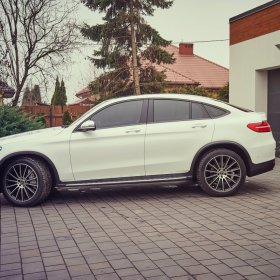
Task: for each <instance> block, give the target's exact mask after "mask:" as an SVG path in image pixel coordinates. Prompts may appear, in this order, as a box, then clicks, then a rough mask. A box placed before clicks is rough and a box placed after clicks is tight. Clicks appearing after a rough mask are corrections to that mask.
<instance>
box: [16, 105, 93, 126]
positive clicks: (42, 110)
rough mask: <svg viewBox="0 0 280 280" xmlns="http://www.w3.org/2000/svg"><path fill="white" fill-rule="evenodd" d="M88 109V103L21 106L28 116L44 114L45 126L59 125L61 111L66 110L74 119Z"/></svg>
mask: <svg viewBox="0 0 280 280" xmlns="http://www.w3.org/2000/svg"><path fill="white" fill-rule="evenodd" d="M89 109H91V106H89V105H86V106H84V105H83V106H81V105H65V106H63V108H62V107H61V106H57V105H56V106H52V105H32V106H22V107H21V110H22V111H23V112H25V113H27V114H28V115H30V116H44V117H45V122H46V126H47V127H54V126H61V125H62V117H63V113H64V112H66V111H68V112H69V113H70V115H71V119H72V121H74V120H76V119H77V118H78V117H80V116H81V115H83V114H84V113H86V112H87V111H88V110H89Z"/></svg>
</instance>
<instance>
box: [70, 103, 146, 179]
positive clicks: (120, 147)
mask: <svg viewBox="0 0 280 280" xmlns="http://www.w3.org/2000/svg"><path fill="white" fill-rule="evenodd" d="M146 102H147V101H145V100H131V101H125V102H120V103H114V104H113V105H110V106H108V107H106V108H104V109H101V110H100V111H98V112H97V113H95V114H94V115H93V116H92V117H91V120H93V121H94V122H95V125H96V130H94V131H87V132H82V131H79V130H76V131H74V132H73V133H72V135H71V140H70V154H71V163H72V169H73V174H74V177H75V180H76V181H81V180H93V179H109V178H120V177H134V176H143V175H145V169H144V142H145V133H146V115H147V114H146V112H145V110H147V106H146Z"/></svg>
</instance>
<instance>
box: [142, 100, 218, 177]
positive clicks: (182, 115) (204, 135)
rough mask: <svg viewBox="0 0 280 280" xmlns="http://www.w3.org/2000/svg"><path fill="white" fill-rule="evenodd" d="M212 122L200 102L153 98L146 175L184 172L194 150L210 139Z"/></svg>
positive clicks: (150, 110) (150, 112) (190, 161)
mask: <svg viewBox="0 0 280 280" xmlns="http://www.w3.org/2000/svg"><path fill="white" fill-rule="evenodd" d="M213 132H214V122H213V120H212V119H211V118H210V116H209V115H208V113H207V111H206V110H205V108H204V107H203V105H202V104H201V103H197V102H190V101H186V100H174V99H155V100H151V101H150V103H149V116H148V124H147V130H146V138H145V169H146V175H165V174H183V173H186V172H188V171H189V170H190V166H191V163H192V160H193V158H194V156H195V154H196V153H197V151H198V150H199V149H200V148H201V147H203V146H204V145H206V144H208V143H210V142H211V140H212V136H213Z"/></svg>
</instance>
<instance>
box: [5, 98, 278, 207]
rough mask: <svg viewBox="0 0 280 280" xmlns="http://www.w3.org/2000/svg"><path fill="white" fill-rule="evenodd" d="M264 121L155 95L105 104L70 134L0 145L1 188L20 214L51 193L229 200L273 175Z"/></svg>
mask: <svg viewBox="0 0 280 280" xmlns="http://www.w3.org/2000/svg"><path fill="white" fill-rule="evenodd" d="M274 164H275V141H274V139H273V136H272V133H271V128H270V126H269V124H268V123H267V121H266V117H265V114H264V113H254V112H250V111H248V110H244V109H240V108H237V107H234V106H231V105H229V104H226V103H223V102H219V101H217V100H212V99H210V98H205V97H198V96H191V95H181V94H156V95H141V96H130V97H123V98H117V99H111V100H108V101H105V102H103V103H101V104H99V105H97V106H95V107H94V108H93V109H91V110H90V111H89V112H87V113H86V114H85V115H83V116H82V117H81V118H79V119H78V120H77V121H75V122H74V123H73V124H71V125H70V126H69V127H67V128H49V129H43V130H37V131H32V132H28V133H23V134H18V135H13V136H9V137H4V138H1V139H0V173H1V174H0V182H1V184H0V185H1V190H2V192H3V193H4V196H5V197H6V199H7V200H9V201H10V202H11V203H12V204H14V205H17V206H32V205H36V204H38V203H40V202H42V201H43V200H44V199H46V198H47V197H48V195H49V193H50V191H51V189H52V188H53V187H55V188H92V187H101V186H104V187H105V186H106V187H108V186H109V187H112V186H120V185H121V186H124V185H125V186H132V187H133V186H135V185H139V184H144V185H147V184H153V185H162V184H171V183H172V184H182V183H184V182H185V181H186V180H188V179H191V180H195V181H197V182H198V184H199V185H200V186H201V188H202V189H203V190H204V191H205V192H207V193H208V194H210V195H214V196H226V195H231V194H233V193H235V192H236V191H237V189H238V188H239V187H240V186H241V185H242V184H243V183H244V180H245V177H246V175H247V176H254V175H257V174H260V173H264V172H267V171H270V170H272V169H273V167H274Z"/></svg>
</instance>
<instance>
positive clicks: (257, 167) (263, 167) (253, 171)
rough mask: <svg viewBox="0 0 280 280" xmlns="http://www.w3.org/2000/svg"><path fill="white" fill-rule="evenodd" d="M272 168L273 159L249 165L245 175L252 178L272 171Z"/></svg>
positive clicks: (273, 164)
mask: <svg viewBox="0 0 280 280" xmlns="http://www.w3.org/2000/svg"><path fill="white" fill-rule="evenodd" d="M274 166H275V159H273V160H269V161H266V162H262V163H258V164H254V163H250V166H249V170H248V174H247V175H248V176H249V177H253V176H256V175H259V174H262V173H265V172H268V171H271V170H273V168H274Z"/></svg>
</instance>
